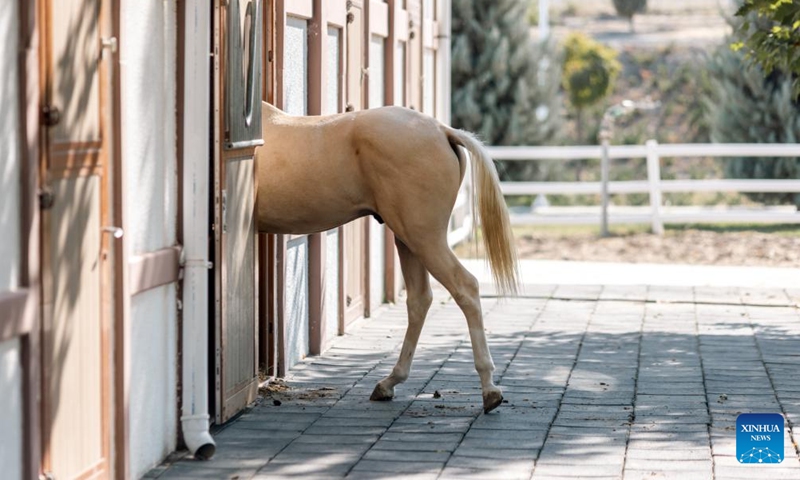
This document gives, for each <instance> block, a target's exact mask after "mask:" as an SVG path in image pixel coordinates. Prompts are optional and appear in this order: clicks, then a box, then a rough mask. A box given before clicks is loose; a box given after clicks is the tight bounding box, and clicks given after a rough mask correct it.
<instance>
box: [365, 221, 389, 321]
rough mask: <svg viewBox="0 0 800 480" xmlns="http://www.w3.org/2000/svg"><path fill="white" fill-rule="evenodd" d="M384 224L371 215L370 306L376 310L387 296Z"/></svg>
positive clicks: (371, 309) (372, 309)
mask: <svg viewBox="0 0 800 480" xmlns="http://www.w3.org/2000/svg"><path fill="white" fill-rule="evenodd" d="M385 235H386V233H385V232H384V226H383V225H381V224H380V223H378V221H377V220H375V217H369V307H370V311H373V312H374V311H375V309H376V308H378V307H379V306H380V305H381V304H382V303H383V301H384V299H385V298H386V295H385V294H384V293H385V290H386V289H385V287H384V285H385V283H386V282H385V281H384V280H385V277H384V270H385V267H386V260H385V257H386V256H385V255H384V253H383V248H384V247H383V245H384V243H385V239H386V236H385Z"/></svg>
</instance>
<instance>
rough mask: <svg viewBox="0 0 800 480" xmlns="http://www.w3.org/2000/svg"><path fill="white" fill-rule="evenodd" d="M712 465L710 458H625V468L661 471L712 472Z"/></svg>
mask: <svg viewBox="0 0 800 480" xmlns="http://www.w3.org/2000/svg"><path fill="white" fill-rule="evenodd" d="M711 465H712V462H711V459H710V458H709V459H701V460H690V459H684V458H682V459H674V460H663V459H659V460H654V459H644V458H627V459H626V460H625V470H655V471H660V472H680V471H707V472H708V473H709V474H710V473H711Z"/></svg>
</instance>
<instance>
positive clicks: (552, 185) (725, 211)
mask: <svg viewBox="0 0 800 480" xmlns="http://www.w3.org/2000/svg"><path fill="white" fill-rule="evenodd" d="M489 152H490V153H491V155H492V158H494V159H495V160H518V161H538V160H565V161H567V160H580V159H601V157H602V150H601V147H600V146H575V147H490V148H489ZM664 157H800V144H750V143H741V144H659V143H657V142H656V141H655V140H650V141H648V142H647V143H646V144H645V145H619V146H611V147H610V148H609V158H611V159H614V158H646V159H647V180H638V181H619V182H609V183H608V190H609V192H610V193H612V194H614V193H647V194H649V196H650V206H649V207H615V206H613V205H612V206H611V208H610V209H609V218H608V220H609V222H610V223H617V224H620V223H650V224H651V225H652V226H653V231H655V232H661V231H663V224H664V223H698V222H703V223H723V222H724V223H742V222H746V223H751V222H752V223H800V212H798V211H797V208H796V207H794V206H786V207H758V208H743V207H705V208H703V207H665V206H664V205H662V203H663V202H662V199H661V194H662V193H663V192H800V179H796V180H761V179H759V180H662V179H661V158H664ZM501 187H502V189H503V193H504V194H505V195H538V194H545V195H546V194H551V195H552V194H558V195H569V194H573V195H575V194H600V193H601V192H602V188H603V185H602V183H601V182H502V184H501ZM511 221H512V223H514V224H516V225H530V224H599V223H600V221H601V212H600V207H599V206H598V207H544V208H536V209H532V210H531V211H530V212H529V213H519V212H515V211H512V214H511Z"/></svg>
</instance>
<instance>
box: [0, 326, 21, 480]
mask: <svg viewBox="0 0 800 480" xmlns="http://www.w3.org/2000/svg"><path fill="white" fill-rule="evenodd" d="M20 351H21V349H20V342H19V339H17V338H15V339H12V340H8V341H5V342H0V392H2V395H0V465H2V467H3V478H6V479H9V480H22V478H23V477H22V475H23V474H22V472H23V471H24V469H23V464H22V462H23V460H22V458H23V457H22V444H23V435H22V418H23V410H22V398H23V395H22V365H21V362H20Z"/></svg>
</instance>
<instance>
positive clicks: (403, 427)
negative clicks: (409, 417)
mask: <svg viewBox="0 0 800 480" xmlns="http://www.w3.org/2000/svg"><path fill="white" fill-rule="evenodd" d="M469 428H470V425H469V423H466V422H451V423H439V424H436V423H433V422H430V423H395V424H394V425H392V427H391V428H389V430H388V432H391V433H430V432H435V433H458V434H462V435H463V434H464V433H466V432H467V430H469Z"/></svg>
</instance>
